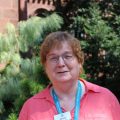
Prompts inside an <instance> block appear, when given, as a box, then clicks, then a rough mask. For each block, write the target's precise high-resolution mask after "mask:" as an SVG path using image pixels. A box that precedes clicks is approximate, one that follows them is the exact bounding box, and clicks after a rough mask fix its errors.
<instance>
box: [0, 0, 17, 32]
mask: <svg viewBox="0 0 120 120" xmlns="http://www.w3.org/2000/svg"><path fill="white" fill-rule="evenodd" d="M8 22H12V23H13V24H15V25H16V23H17V22H18V0H0V32H3V31H4V28H5V26H6V23H8Z"/></svg>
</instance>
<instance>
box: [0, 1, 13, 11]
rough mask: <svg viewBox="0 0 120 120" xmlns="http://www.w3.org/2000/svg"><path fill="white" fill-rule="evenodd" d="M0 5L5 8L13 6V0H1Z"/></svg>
mask: <svg viewBox="0 0 120 120" xmlns="http://www.w3.org/2000/svg"><path fill="white" fill-rule="evenodd" d="M0 6H1V7H3V9H4V8H11V7H12V0H0Z"/></svg>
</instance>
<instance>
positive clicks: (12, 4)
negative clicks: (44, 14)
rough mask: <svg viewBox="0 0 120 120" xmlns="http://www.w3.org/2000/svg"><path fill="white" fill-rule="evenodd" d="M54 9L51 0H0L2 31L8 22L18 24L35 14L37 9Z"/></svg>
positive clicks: (0, 29)
mask: <svg viewBox="0 0 120 120" xmlns="http://www.w3.org/2000/svg"><path fill="white" fill-rule="evenodd" d="M40 8H42V9H46V10H48V11H51V10H52V11H53V10H54V9H55V6H54V3H53V1H51V2H49V0H45V1H44V0H41V1H39V0H34V1H33V0H0V32H4V29H5V26H6V24H7V23H8V22H10V23H13V24H14V25H16V24H17V23H18V21H20V20H26V19H28V18H29V17H30V16H34V13H35V11H36V10H37V9H40Z"/></svg>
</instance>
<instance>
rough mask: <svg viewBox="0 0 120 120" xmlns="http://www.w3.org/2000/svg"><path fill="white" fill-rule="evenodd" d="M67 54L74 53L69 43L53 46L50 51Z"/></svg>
mask: <svg viewBox="0 0 120 120" xmlns="http://www.w3.org/2000/svg"><path fill="white" fill-rule="evenodd" d="M64 51H65V52H66V51H68V52H69V51H70V52H72V51H73V50H72V47H71V46H70V44H69V43H68V42H61V43H60V44H56V45H53V46H52V47H51V49H50V50H49V53H54V52H64Z"/></svg>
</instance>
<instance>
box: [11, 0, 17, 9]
mask: <svg viewBox="0 0 120 120" xmlns="http://www.w3.org/2000/svg"><path fill="white" fill-rule="evenodd" d="M12 8H14V9H18V0H12Z"/></svg>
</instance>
